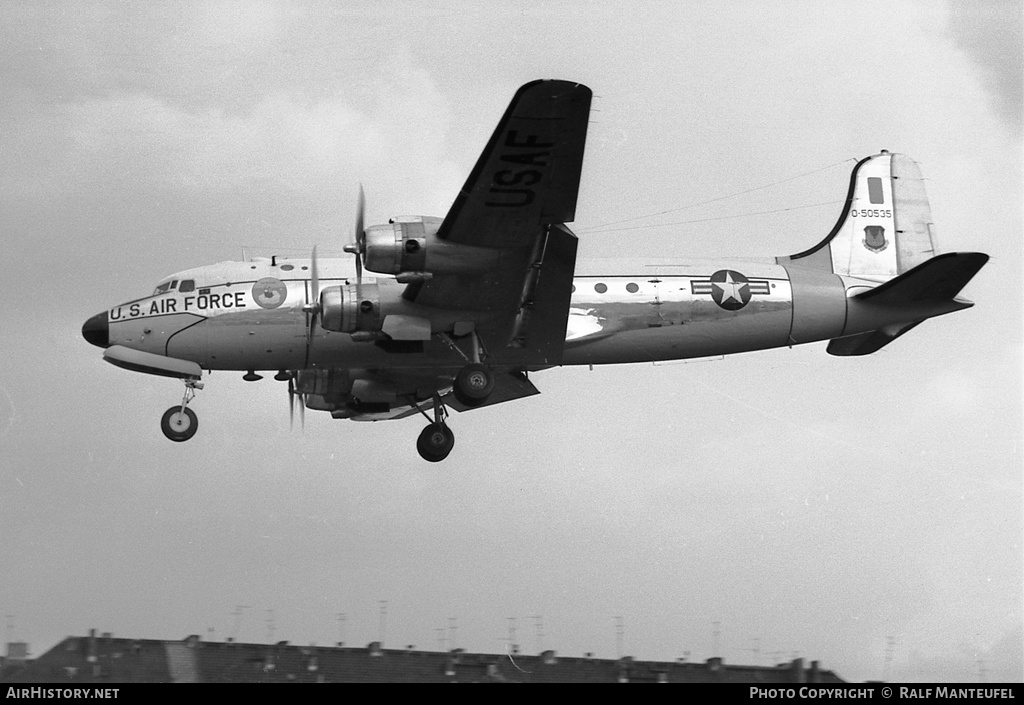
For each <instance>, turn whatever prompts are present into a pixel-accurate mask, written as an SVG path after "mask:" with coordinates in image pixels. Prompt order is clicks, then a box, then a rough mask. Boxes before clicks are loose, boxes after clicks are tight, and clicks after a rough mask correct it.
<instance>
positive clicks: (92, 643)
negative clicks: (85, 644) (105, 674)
mask: <svg viewBox="0 0 1024 705" xmlns="http://www.w3.org/2000/svg"><path fill="white" fill-rule="evenodd" d="M86 654H87V656H86V657H85V660H86V661H88V662H89V663H96V630H95V629H90V630H89V649H88V651H86Z"/></svg>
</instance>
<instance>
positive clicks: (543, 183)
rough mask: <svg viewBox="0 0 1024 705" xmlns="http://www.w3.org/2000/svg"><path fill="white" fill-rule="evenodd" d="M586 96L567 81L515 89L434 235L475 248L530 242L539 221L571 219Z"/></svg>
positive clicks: (583, 136) (587, 107)
mask: <svg viewBox="0 0 1024 705" xmlns="http://www.w3.org/2000/svg"><path fill="white" fill-rule="evenodd" d="M590 98H591V92H590V89H589V88H587V87H586V86H584V85H581V84H579V83H570V82H568V81H534V82H532V83H527V84H526V85H525V86H523V87H522V88H520V89H519V91H518V92H517V93H516V95H515V97H514V98H512V102H511V103H510V104H509V106H508V110H506V111H505V115H504V116H503V117H502V118H501V122H500V123H498V127H497V129H496V130H495V131H494V134H493V135H492V136H491V139H490V141H489V142H488V143H487V146H486V147H485V148H484V151H483V154H481V155H480V159H479V160H477V163H476V166H475V167H473V171H472V172H470V175H469V178H468V179H467V180H466V184H465V185H464V186H463V187H462V191H460V192H459V195H458V197H457V198H456V199H455V203H454V204H452V207H451V210H449V211H448V215H447V216H445V219H444V222H443V223H442V224H441V228H440V230H439V231H438V233H437V236H438V237H439V238H441V239H442V240H450V241H451V242H457V243H462V244H466V245H477V246H480V247H499V248H506V247H529V246H530V245H531V244H532V242H533V236H532V231H533V230H535V229H536V228H537V227H538V226H541V225H550V224H552V223H569V222H572V220H573V218H575V216H576V195H577V193H578V191H579V186H580V170H581V168H582V165H583V146H584V143H585V142H586V137H587V121H588V119H589V116H590Z"/></svg>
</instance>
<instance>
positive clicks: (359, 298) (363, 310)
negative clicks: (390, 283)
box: [320, 281, 384, 333]
mask: <svg viewBox="0 0 1024 705" xmlns="http://www.w3.org/2000/svg"><path fill="white" fill-rule="evenodd" d="M320 308H321V314H320V325H321V326H322V327H323V328H324V329H325V330H329V331H334V332H336V333H357V332H375V331H379V330H380V328H381V323H382V322H383V320H384V317H383V316H382V315H381V311H380V288H379V287H378V285H377V282H372V281H371V282H363V283H362V284H358V285H357V284H344V285H341V286H329V287H327V288H326V289H324V290H323V291H321V292H320Z"/></svg>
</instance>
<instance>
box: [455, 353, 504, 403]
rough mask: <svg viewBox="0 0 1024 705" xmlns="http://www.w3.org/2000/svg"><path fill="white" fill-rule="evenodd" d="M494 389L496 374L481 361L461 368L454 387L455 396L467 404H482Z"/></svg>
mask: <svg viewBox="0 0 1024 705" xmlns="http://www.w3.org/2000/svg"><path fill="white" fill-rule="evenodd" d="M493 390H494V374H493V373H492V372H491V371H490V370H489V369H487V367H485V366H484V365H481V364H480V363H479V362H471V363H470V364H468V365H466V366H465V367H463V368H462V369H461V370H459V374H458V375H457V376H456V377H455V384H454V387H453V389H452V391H454V392H455V398H456V399H458V400H459V401H461V402H462V403H463V404H465V405H466V406H478V405H480V404H482V403H483V402H484V401H485V400H486V399H487V397H489V396H490V395H491V392H492V391H493Z"/></svg>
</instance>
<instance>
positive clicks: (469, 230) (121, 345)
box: [82, 81, 988, 462]
mask: <svg viewBox="0 0 1024 705" xmlns="http://www.w3.org/2000/svg"><path fill="white" fill-rule="evenodd" d="M590 100H591V92H590V89H588V88H587V87H586V86H583V85H580V84H577V83H571V82H566V81H534V82H532V83H528V84H526V85H525V86H523V87H522V88H520V89H519V91H518V92H517V93H516V95H515V97H514V98H513V99H512V103H511V104H510V105H509V107H508V110H507V111H506V112H505V115H504V117H502V119H501V122H500V123H499V124H498V127H497V129H496V130H495V132H494V134H493V136H492V137H491V139H490V141H489V142H488V143H487V146H486V147H485V149H484V151H483V154H482V155H481V157H480V159H479V160H478V161H477V163H476V166H475V167H474V168H473V171H472V172H471V173H470V175H469V178H468V179H467V181H466V184H465V186H464V187H463V188H462V190H461V191H460V192H459V194H458V197H457V198H456V199H455V203H454V204H453V205H452V207H451V210H450V211H449V212H448V214H447V215H446V216H445V217H444V218H443V219H439V218H431V217H421V216H413V217H398V218H394V219H393V220H392V221H390V222H389V223H387V224H384V225H374V226H371V227H368V228H364V226H363V222H362V221H363V215H362V214H363V199H362V192H361V191H360V200H359V208H358V217H357V225H356V242H355V243H354V244H351V245H348V246H346V248H345V249H346V251H347V252H349V253H351V254H354V255H355V258H354V261H355V270H354V273H353V270H352V267H351V262H352V260H349V259H347V258H342V259H323V260H320V259H318V258H317V255H316V248H315V247H314V248H313V253H312V258H311V259H308V260H306V259H301V260H300V259H287V258H279V257H273V258H270V259H257V260H254V261H249V262H222V263H220V264H214V265H210V266H206V267H199V268H197V269H190V270H187V271H184V272H179V273H177V274H174V275H172V276H170V277H167V278H165V279H164V280H163V281H161V282H160V283H159V284H158V285H157V287H156V290H155V291H154V292H153V293H152V294H151V295H150V296H147V297H144V298H141V299H136V300H134V301H130V302H128V303H124V304H121V305H119V306H115V307H114V308H112V309H110V310H108V311H104V312H103V313H100V314H98V315H96V316H93V317H92V318H90V319H89V320H88V321H87V322H86V323H85V325H84V326H83V328H82V334H83V335H84V336H85V339H86V340H88V341H89V342H90V343H93V344H94V345H98V346H100V347H103V348H105V351H104V354H103V357H104V359H106V360H107V361H108V362H111V363H113V364H114V365H117V366H118V367H123V368H126V369H129V370H135V371H138V372H145V373H148V374H153V375H161V376H167V377H176V378H179V379H181V380H183V381H184V384H185V394H184V397H183V398H182V401H181V403H180V404H177V405H175V406H173V407H171V408H170V409H168V410H167V412H166V413H165V414H164V416H163V419H162V422H161V426H162V429H163V432H164V434H165V435H166V436H167V437H168V438H170V439H171V440H173V441H185V440H188V439H189V438H191V437H192V436H193V435H194V434H195V432H196V429H197V426H198V420H197V418H196V415H195V413H194V412H193V411H192V410H191V409H190V408H189V407H188V404H189V402H190V401H191V400H192V398H193V397H194V395H195V391H196V390H197V389H201V388H202V384H201V382H200V379H201V378H202V375H203V370H239V371H245V372H246V374H245V376H244V379H246V380H257V379H260V378H261V377H260V375H258V374H256V372H257V371H265V370H270V371H276V374H275V375H274V379H276V380H279V381H282V382H287V383H288V392H289V397H290V400H291V401H292V403H293V407H292V408H293V409H294V401H295V400H296V399H297V400H298V401H299V402H300V411H302V410H303V409H304V408H309V409H316V410H323V411H328V412H330V413H331V415H332V416H333V417H334V418H339V419H358V420H382V419H396V418H402V417H405V416H410V415H415V414H417V413H420V414H423V415H424V416H426V417H427V420H428V421H429V422H430V423H429V425H427V427H426V428H425V429H424V430H423V432H422V433H421V434H420V436H419V440H418V442H417V449H418V450H419V453H420V455H421V456H422V457H423V458H424V459H426V460H429V461H433V462H436V461H439V460H443V459H444V458H445V457H447V456H448V454H449V453H450V452H451V450H452V447H453V445H454V435H453V434H452V431H451V429H449V427H448V425H447V422H446V418H447V416H448V412H447V410H448V409H456V410H458V411H465V410H468V409H472V408H477V407H482V406H486V405H491V404H497V403H500V402H505V401H509V400H512V399H517V398H520V397H525V396H529V395H532V394H537V393H538V391H537V389H536V387H534V385H533V383H532V382H531V380H530V379H529V373H531V372H534V371H537V370H543V369H546V368H550V367H556V366H559V365H589V364H610V363H629V362H649V361H657V360H670V359H684V358H697V357H707V356H717V355H724V354H729V353H737V352H745V351H750V350H761V349H767V348H776V347H782V346H792V345H797V344H800V343H810V342H813V341H821V340H830V341H831V342H830V343H829V345H828V352H829V353H831V354H833V355H866V354H869V353H872V352H875V351H876V350H878V349H879V348H881V347H882V346H884V345H887V344H888V343H890V342H892V341H893V340H895V339H896V338H897V337H899V336H901V335H903V334H904V333H906V332H907V331H909V330H910V329H911V328H913V327H914V326H916V325H918V324H919V323H921V322H922V321H924V320H925V319H927V318H931V317H934V316H939V315H942V314H945V313H950V312H952V311H958V310H960V309H964V308H968V307H969V306H972V305H973V304H972V303H971V302H969V301H965V300H962V299H960V298H957V294H958V293H959V292H960V290H961V289H962V288H963V286H964V285H965V284H966V283H967V282H968V281H969V280H970V279H971V278H972V277H973V276H974V275H975V274H976V273H977V272H978V270H979V269H980V268H981V267H982V266H983V265H984V264H985V262H986V261H987V260H988V256H987V255H984V254H981V253H974V252H955V253H948V254H941V255H938V254H936V252H935V246H934V238H933V232H932V227H933V226H932V220H931V213H930V209H929V205H928V200H927V198H926V196H925V191H924V182H923V180H922V178H921V174H920V172H919V171H918V168H917V165H916V164H915V163H914V162H913V161H912V160H911V159H909V158H907V157H905V156H902V155H899V154H890V153H888V152H886V151H882V152H881V153H880V154H876V155H874V156H871V157H868V158H866V159H863V160H862V161H860V162H859V163H858V164H857V165H856V167H855V168H854V169H853V174H852V176H851V178H850V187H849V192H848V194H847V197H846V204H845V206H844V207H843V211H842V214H841V215H840V217H839V221H838V222H837V223H836V225H835V227H834V228H833V229H832V231H831V232H830V233H829V234H828V235H827V236H826V237H825V238H824V239H823V240H822V241H821V242H819V243H818V244H817V245H815V246H814V247H812V248H810V249H808V250H806V251H804V252H800V253H799V254H795V255H792V256H788V257H778V258H776V259H775V260H767V261H739V260H725V261H717V262H716V261H687V262H674V263H662V264H655V265H649V266H645V267H643V268H640V270H639V271H637V270H636V269H634V271H627V270H624V269H616V268H614V267H612V266H610V265H603V268H602V269H600V270H596V271H593V272H589V273H585V274H584V273H581V272H577V271H576V245H577V240H576V237H575V236H574V235H573V233H572V232H571V231H570V230H569V229H568V228H567V227H566V225H565V223H568V222H571V221H572V220H573V218H574V216H575V209H576V196H577V191H578V187H579V180H580V171H581V167H582V162H583V148H584V142H585V139H586V132H587V122H588V118H589V112H590ZM364 268H365V269H367V270H370V271H371V272H374V273H377V274H382V275H388V276H384V277H374V278H370V277H364V276H363V269H364ZM293 414H294V411H293Z"/></svg>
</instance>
